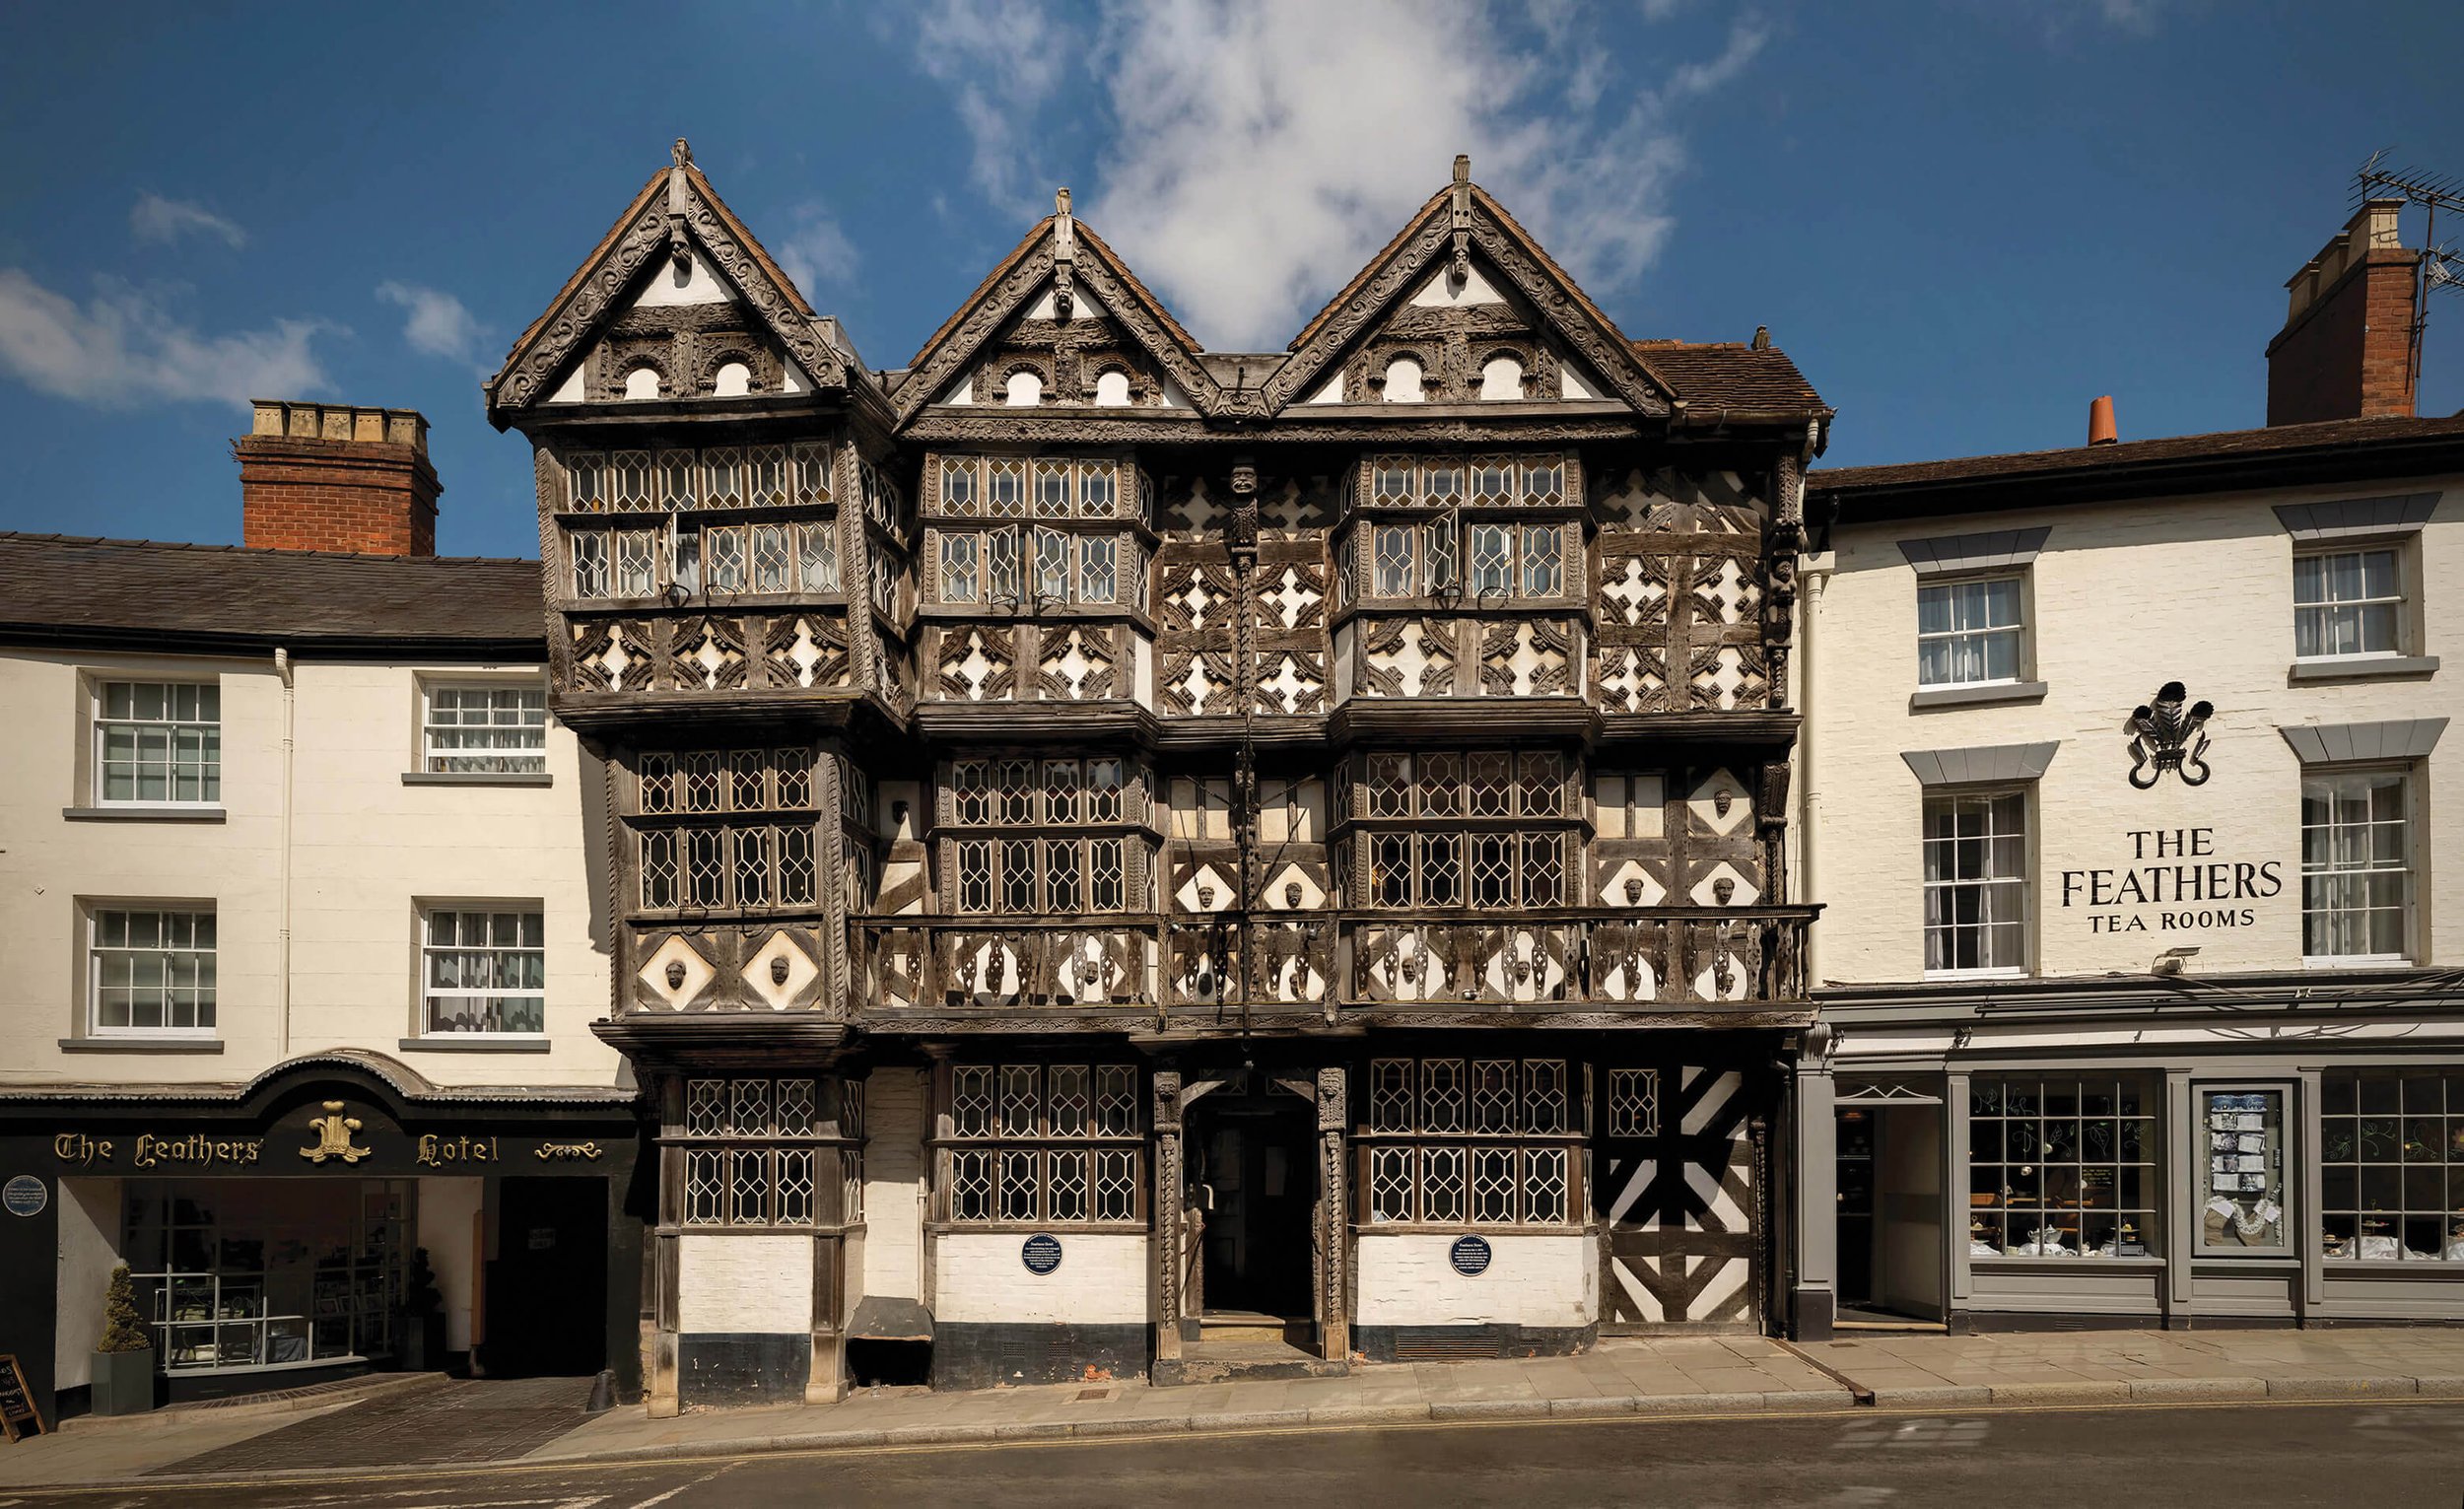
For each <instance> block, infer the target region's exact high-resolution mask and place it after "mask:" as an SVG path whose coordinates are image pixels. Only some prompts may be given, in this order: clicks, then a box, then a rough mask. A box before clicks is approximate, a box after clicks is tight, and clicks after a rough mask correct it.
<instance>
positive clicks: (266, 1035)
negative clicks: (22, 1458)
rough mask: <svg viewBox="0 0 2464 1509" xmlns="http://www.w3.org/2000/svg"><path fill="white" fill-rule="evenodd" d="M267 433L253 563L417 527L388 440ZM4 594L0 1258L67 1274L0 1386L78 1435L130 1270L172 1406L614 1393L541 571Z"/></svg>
mask: <svg viewBox="0 0 2464 1509" xmlns="http://www.w3.org/2000/svg"><path fill="white" fill-rule="evenodd" d="M372 414H376V415H384V416H385V417H387V418H391V419H394V420H395V421H396V422H397V423H401V422H405V421H406V422H407V424H408V425H409V427H410V429H409V432H408V433H409V435H410V437H411V439H410V440H409V441H408V442H405V441H400V440H387V439H380V440H373V441H372V440H365V439H359V438H354V437H353V436H352V435H351V433H350V422H351V420H352V419H353V417H354V416H366V415H372ZM337 427H339V433H337ZM257 431H258V433H257V434H255V435H252V436H251V437H249V438H248V440H246V441H244V442H242V443H241V458H242V466H243V474H245V475H247V476H248V479H249V480H248V481H247V484H246V512H247V515H248V525H249V532H250V535H251V537H252V538H253V537H255V535H256V534H257V532H258V530H259V528H260V526H261V525H262V524H263V523H264V522H265V519H266V515H267V514H272V513H279V511H280V510H281V509H282V508H283V507H284V506H285V504H286V503H288V502H291V501H295V500H299V499H303V498H308V497H310V496H316V497H317V498H318V501H319V503H320V504H321V502H322V497H323V495H342V496H345V497H350V498H356V499H357V502H356V503H353V504H351V505H348V506H347V507H348V508H350V509H356V510H358V511H360V512H370V511H375V512H385V511H391V512H393V513H395V514H409V513H415V512H416V511H417V507H418V505H419V503H420V500H421V490H420V488H419V487H418V486H417V485H411V486H404V485H403V484H404V483H405V482H406V481H409V482H412V483H414V484H415V483H416V481H417V480H418V479H420V478H422V477H423V476H424V479H425V481H426V484H427V487H426V498H427V499H429V500H433V497H434V492H435V488H434V473H433V472H429V471H427V462H426V459H425V454H424V447H422V446H418V445H417V444H416V437H417V431H418V422H417V416H415V415H402V414H400V412H399V411H393V413H392V414H390V415H386V414H385V411H367V410H358V411H355V410H343V409H338V408H324V407H318V406H313V405H260V406H259V412H258V416H257ZM327 526H328V527H330V525H327ZM0 578H5V579H6V581H7V583H8V591H7V594H6V600H7V603H8V607H7V608H6V610H5V614H4V615H0V616H4V617H5V622H0V692H4V693H5V695H7V696H8V697H9V698H10V699H11V701H10V706H11V708H12V709H13V720H12V724H11V727H10V730H9V740H8V745H7V747H8V752H9V766H10V779H9V780H8V781H7V782H6V783H4V784H0V835H5V839H0V851H5V852H0V926H4V927H5V928H6V935H7V936H8V937H9V938H10V939H11V940H12V946H11V949H10V958H11V961H12V968H10V969H9V970H7V971H6V972H5V974H4V975H0V1064H5V1069H0V1146H5V1147H6V1149H7V1150H8V1156H7V1163H8V1167H7V1168H6V1169H5V1170H0V1177H7V1178H8V1179H9V1180H10V1183H9V1185H8V1192H9V1196H10V1203H9V1207H8V1208H9V1210H10V1211H11V1216H10V1218H8V1219H7V1220H6V1222H5V1224H0V1244H5V1261H6V1262H7V1264H8V1270H9V1271H10V1272H12V1273H18V1274H23V1273H30V1272H45V1271H55V1270H56V1271H57V1273H58V1275H59V1278H58V1282H57V1284H56V1285H49V1284H41V1283H25V1284H12V1285H10V1286H8V1287H9V1291H10V1292H9V1297H8V1299H7V1300H6V1301H0V1328H5V1329H6V1330H7V1331H8V1333H9V1337H8V1339H7V1341H6V1342H0V1349H6V1350H12V1351H15V1352H16V1353H18V1355H19V1356H20V1358H21V1360H22V1361H24V1362H25V1364H26V1365H27V1367H28V1370H29V1374H30V1379H31V1381H32V1382H34V1386H35V1389H36V1391H37V1395H38V1396H39V1397H45V1398H47V1399H56V1398H57V1397H58V1395H60V1394H65V1395H66V1396H67V1397H66V1399H65V1401H63V1402H64V1403H66V1404H67V1405H68V1406H70V1407H72V1408H74V1407H77V1406H79V1405H80V1404H81V1403H82V1401H81V1399H80V1397H79V1394H78V1391H79V1390H81V1389H82V1387H83V1386H84V1385H85V1384H86V1383H87V1382H88V1374H89V1358H90V1354H91V1349H92V1345H93V1342H94V1340H95V1338H97V1336H99V1334H100V1331H101V1325H102V1295H103V1283H104V1280H105V1278H106V1277H107V1275H108V1271H109V1269H110V1268H111V1267H112V1266H113V1265H114V1264H115V1263H125V1264H127V1265H128V1266H129V1267H130V1268H131V1269H132V1270H133V1272H134V1275H135V1277H136V1281H137V1284H138V1291H139V1299H140V1310H141V1316H142V1318H143V1319H144V1320H145V1321H147V1322H148V1323H149V1324H150V1325H151V1327H152V1333H153V1337H154V1339H155V1341H156V1347H157V1356H158V1359H159V1365H160V1369H161V1373H162V1377H163V1380H164V1382H163V1387H164V1388H165V1389H166V1390H167V1391H168V1392H169V1394H170V1395H171V1397H182V1396H197V1395H211V1394H216V1393H230V1392H247V1391H253V1390H256V1389H262V1388H271V1387H291V1386H295V1385H296V1384H297V1383H298V1382H300V1381H303V1376H304V1375H305V1376H308V1377H313V1376H319V1375H325V1374H330V1373H334V1372H341V1371H349V1370H355V1369H359V1368H364V1367H367V1366H371V1365H376V1366H384V1365H396V1366H407V1365H414V1364H418V1365H426V1366H430V1367H441V1366H444V1365H445V1356H444V1355H428V1353H430V1352H433V1351H435V1350H436V1349H437V1348H440V1347H441V1348H442V1349H443V1350H444V1351H445V1352H447V1353H454V1354H462V1355H463V1356H464V1357H466V1358H467V1357H468V1356H470V1355H471V1354H473V1353H474V1352H475V1353H476V1359H477V1365H478V1366H479V1367H481V1368H482V1369H483V1370H491V1371H497V1372H511V1371H522V1370H525V1369H529V1368H533V1367H547V1366H553V1367H555V1368H557V1369H559V1370H566V1369H579V1370H582V1371H588V1370H591V1369H595V1368H598V1367H601V1366H608V1365H613V1366H616V1367H618V1368H620V1369H624V1370H627V1371H629V1370H630V1367H629V1365H630V1364H631V1362H632V1361H633V1358H634V1354H635V1347H634V1344H633V1338H632V1336H631V1334H630V1332H631V1326H632V1319H631V1317H632V1310H633V1303H632V1301H633V1295H632V1294H631V1293H630V1292H629V1291H628V1290H627V1287H626V1286H627V1285H628V1284H630V1283H633V1282H635V1281H636V1280H634V1279H633V1278H632V1276H631V1275H632V1274H633V1273H634V1272H635V1271H636V1269H635V1265H636V1264H637V1263H638V1254H639V1236H638V1234H636V1235H634V1236H633V1237H631V1238H630V1239H627V1238H625V1237H624V1236H623V1235H622V1228H623V1227H624V1225H625V1217H624V1200H625V1199H626V1197H627V1188H628V1185H629V1180H628V1178H627V1177H626V1175H627V1174H628V1173H629V1171H630V1168H631V1164H632V1158H633V1141H634V1135H635V1132H634V1128H635V1125H636V1124H635V1120H634V1110H633V1101H634V1098H635V1092H634V1090H633V1088H632V1086H631V1082H630V1075H629V1074H628V1073H627V1072H626V1070H625V1067H624V1064H623V1061H622V1059H621V1058H620V1056H619V1055H617V1054H616V1052H615V1051H614V1050H612V1049H610V1048H608V1047H607V1046H606V1045H604V1044H602V1043H601V1042H600V1041H599V1040H598V1039H597V1038H595V1037H594V1036H592V1034H591V1032H590V1027H589V1024H590V1022H591V1021H592V1020H593V1019H594V1018H598V1017H602V1016H604V1015H605V1014H606V997H607V978H608V961H607V955H606V952H605V949H604V945H603V944H602V943H601V942H600V941H599V939H600V938H601V937H602V935H603V922H604V919H603V918H602V917H601V916H599V915H598V911H599V909H601V908H602V907H603V901H602V900H601V899H600V898H598V897H597V896H595V895H594V894H593V891H592V884H591V878H590V877H591V875H592V874H593V863H592V858H591V855H590V852H589V849H590V845H591V844H592V843H593V842H595V841H596V839H597V835H599V834H600V833H601V831H602V828H601V825H600V823H599V821H598V814H599V813H600V811H601V809H602V808H601V804H602V800H603V796H602V793H601V792H600V791H599V790H598V789H597V782H596V775H595V772H596V766H595V764H594V763H593V762H589V761H584V760H581V759H579V758H578V757H577V745H576V741H575V738H574V736H573V734H572V733H571V732H570V731H568V730H567V729H565V728H564V727H562V726H561V725H559V724H558V723H557V722H556V721H555V720H553V719H552V718H551V717H550V716H549V715H548V713H547V709H546V678H545V670H544V663H543V660H544V647H543V645H542V643H541V639H540V632H539V625H540V620H539V615H538V609H537V591H538V585H537V582H538V573H537V568H536V566H535V565H534V564H532V563H529V562H522V561H473V560H440V559H437V558H435V557H434V556H433V555H400V554H395V555H378V554H366V553H357V554H355V553H337V552H316V551H306V550H265V549H230V548H207V547H192V546H184V545H163V544H150V543H138V542H124V541H104V540H82V539H66V538H60V537H56V536H35V535H9V536H0ZM320 1153H321V1156H320ZM579 1252H586V1253H587V1256H588V1262H587V1264H586V1265H585V1270H590V1269H596V1270H601V1271H599V1273H598V1280H599V1281H595V1282H592V1281H584V1282H581V1283H574V1282H572V1281H571V1278H570V1277H568V1278H567V1279H566V1280H564V1281H563V1282H564V1287H565V1288H566V1290H567V1291H568V1292H569V1294H575V1295H579V1298H575V1299H571V1300H569V1302H568V1303H566V1304H563V1305H559V1304H558V1303H556V1302H555V1301H554V1298H553V1296H554V1294H555V1291H556V1287H557V1283H556V1281H555V1268H556V1265H557V1263H558V1262H559V1260H560V1259H561V1261H562V1264H563V1266H564V1268H565V1269H566V1270H567V1271H568V1273H569V1274H570V1272H571V1269H572V1265H573V1260H574V1258H575V1257H576V1256H577V1254H578V1253H579ZM533 1253H536V1254H537V1255H538V1256H536V1257H533V1256H532V1254H533ZM415 1254H422V1255H424V1257H425V1259H426V1263H427V1267H428V1269H429V1270H430V1271H431V1272H432V1273H433V1277H434V1283H435V1287H436V1289H437V1291H438V1302H437V1304H436V1305H435V1307H434V1312H433V1313H434V1314H436V1315H437V1316H439V1317H440V1318H441V1322H442V1324H441V1326H440V1325H438V1323H436V1322H423V1321H421V1320H419V1319H416V1318H414V1317H416V1316H417V1314H418V1313H419V1312H420V1311H421V1309H422V1308H423V1307H422V1306H421V1305H420V1304H418V1303H416V1302H415V1301H414V1300H413V1299H412V1293H413V1291H414V1290H415V1289H416V1288H417V1287H418V1283H417V1278H416V1269H417V1264H416V1263H415V1262H414V1255H415ZM610 1294H614V1295H616V1296H617V1299H618V1303H616V1304H615V1305H614V1307H613V1309H614V1315H615V1320H614V1321H613V1322H612V1323H611V1322H610V1321H609V1320H608V1319H607V1317H608V1315H609V1313H610V1305H609V1296H610ZM575 1305H582V1306H585V1307H586V1308H587V1312H588V1313H587V1314H577V1313H574V1312H573V1307H574V1306H575ZM432 1329H433V1330H435V1331H436V1332H437V1333H438V1334H437V1335H434V1336H430V1335H426V1334H425V1333H426V1332H428V1331H429V1330H432ZM414 1331H417V1332H422V1333H423V1334H422V1335H420V1336H418V1337H413V1336H412V1335H410V1333H412V1332H414ZM583 1353H587V1355H583ZM268 1374H273V1375H278V1377H277V1378H276V1379H274V1380H271V1381H269V1379H268V1378H267V1376H266V1375H268Z"/></svg>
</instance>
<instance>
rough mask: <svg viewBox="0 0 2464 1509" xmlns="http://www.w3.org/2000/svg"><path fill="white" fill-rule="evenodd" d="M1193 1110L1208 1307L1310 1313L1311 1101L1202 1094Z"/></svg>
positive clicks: (1314, 1186) (1314, 1192)
mask: <svg viewBox="0 0 2464 1509" xmlns="http://www.w3.org/2000/svg"><path fill="white" fill-rule="evenodd" d="M1193 1115H1194V1117H1195V1118H1196V1120H1197V1121H1198V1132H1199V1135H1198V1138H1197V1139H1196V1141H1197V1146H1198V1158H1199V1163H1198V1168H1197V1169H1195V1170H1194V1171H1193V1173H1192V1178H1193V1180H1194V1182H1195V1184H1196V1186H1197V1189H1198V1194H1199V1208H1200V1209H1201V1210H1204V1212H1205V1218H1206V1234H1205V1237H1204V1241H1203V1245H1202V1247H1201V1252H1202V1253H1203V1255H1204V1262H1205V1265H1206V1271H1205V1279H1204V1282H1205V1288H1204V1294H1205V1305H1206V1308H1207V1309H1208V1310H1254V1311H1259V1312H1262V1313H1264V1314H1266V1315H1275V1316H1282V1317H1284V1318H1286V1319H1292V1320H1307V1319H1309V1318H1310V1314H1311V1310H1310V1303H1309V1300H1310V1273H1311V1265H1312V1260H1313V1254H1312V1250H1311V1239H1310V1231H1311V1226H1312V1222H1313V1213H1314V1211H1315V1210H1316V1207H1317V1200H1318V1172H1317V1160H1316V1159H1315V1158H1314V1157H1312V1156H1311V1147H1312V1144H1313V1142H1314V1139H1315V1135H1316V1128H1317V1121H1316V1118H1315V1117H1314V1115H1313V1114H1312V1112H1311V1108H1310V1106H1309V1104H1308V1103H1307V1102H1306V1101H1303V1100H1301V1099H1299V1098H1298V1097H1296V1096H1290V1095H1273V1096H1267V1095H1258V1096H1243V1097H1239V1098H1237V1099H1221V1100H1219V1099H1217V1097H1215V1096H1209V1097H1207V1098H1206V1099H1205V1100H1202V1101H1200V1102H1198V1106H1197V1108H1196V1110H1195V1112H1194V1113H1193Z"/></svg>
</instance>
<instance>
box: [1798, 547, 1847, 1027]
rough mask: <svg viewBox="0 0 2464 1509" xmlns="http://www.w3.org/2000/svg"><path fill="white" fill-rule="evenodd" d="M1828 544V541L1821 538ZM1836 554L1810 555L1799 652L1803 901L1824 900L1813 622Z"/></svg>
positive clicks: (1812, 935) (1811, 977)
mask: <svg viewBox="0 0 2464 1509" xmlns="http://www.w3.org/2000/svg"><path fill="white" fill-rule="evenodd" d="M1823 543H1824V544H1826V545H1828V544H1829V543H1830V541H1829V540H1828V539H1827V538H1826V539H1825V540H1824V541H1823ZM1836 560H1837V557H1836V556H1835V555H1834V554H1833V552H1832V551H1831V550H1823V551H1821V552H1819V553H1818V554H1814V555H1810V556H1809V557H1808V558H1807V565H1806V572H1805V595H1804V597H1803V598H1802V599H1801V604H1802V606H1801V609H1800V611H1801V612H1802V613H1803V615H1804V621H1803V623H1801V624H1800V625H1799V627H1798V637H1799V640H1800V645H1799V650H1798V655H1797V679H1798V682H1799V692H1798V698H1797V706H1798V708H1799V710H1800V712H1801V715H1802V716H1801V718H1800V720H1799V722H1798V725H1797V765H1798V779H1797V823H1796V828H1797V868H1798V872H1799V879H1800V880H1801V881H1802V882H1803V884H1802V887H1801V889H1802V891H1803V899H1804V900H1806V901H1808V902H1817V903H1818V902H1819V901H1820V900H1821V888H1820V885H1819V881H1818V871H1817V869H1816V867H1815V862H1814V851H1815V849H1816V847H1817V842H1816V840H1817V832H1818V820H1817V817H1816V814H1815V811H1814V807H1815V800H1816V798H1815V794H1814V791H1815V788H1814V783H1815V780H1816V771H1815V766H1814V746H1815V742H1816V741H1815V738H1814V728H1815V726H1816V725H1817V724H1818V722H1819V721H1820V720H1819V719H1818V717H1817V716H1816V706H1815V699H1816V698H1817V697H1818V696H1819V694H1820V691H1821V685H1822V677H1821V675H1820V673H1819V672H1817V671H1816V670H1815V668H1814V654H1815V652H1816V649H1817V643H1816V639H1815V626H1816V625H1817V624H1818V623H1820V622H1821V618H1822V599H1823V597H1824V595H1825V594H1826V591H1827V589H1828V588H1829V586H1830V584H1831V573H1832V571H1833V570H1834V569H1835V567H1834V562H1835V561H1836ZM1821 959H1822V925H1821V924H1820V923H1819V922H1817V923H1815V924H1814V926H1812V927H1809V928H1807V929H1806V988H1807V989H1808V990H1809V991H1812V990H1814V989H1817V988H1818V987H1819V986H1820V985H1821V982H1822V970H1821Z"/></svg>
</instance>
